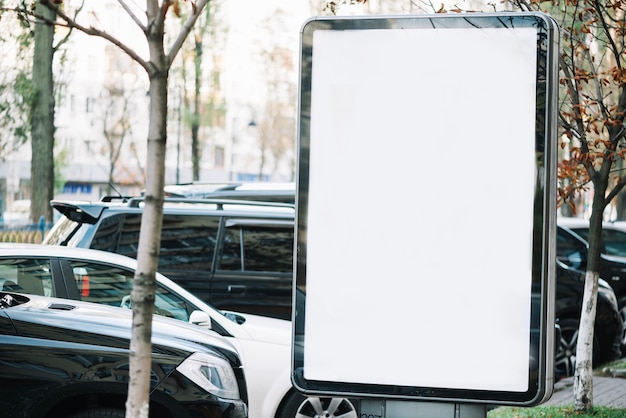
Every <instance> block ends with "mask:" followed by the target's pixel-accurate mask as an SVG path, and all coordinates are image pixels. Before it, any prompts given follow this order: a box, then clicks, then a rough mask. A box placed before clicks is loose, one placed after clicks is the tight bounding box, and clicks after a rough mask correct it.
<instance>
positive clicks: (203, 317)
mask: <svg viewBox="0 0 626 418" xmlns="http://www.w3.org/2000/svg"><path fill="white" fill-rule="evenodd" d="M189 322H190V323H192V324H194V325H198V326H201V327H203V328H207V329H211V317H210V316H209V314H208V313H206V312H204V311H193V312H192V313H191V315H189Z"/></svg>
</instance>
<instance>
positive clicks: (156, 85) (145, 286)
mask: <svg viewBox="0 0 626 418" xmlns="http://www.w3.org/2000/svg"><path fill="white" fill-rule="evenodd" d="M152 42H156V41H154V40H153V41H152ZM152 42H151V44H150V45H151V51H152V53H153V55H152V58H153V62H156V63H158V66H159V67H160V69H159V70H156V71H154V72H152V73H151V74H150V119H149V120H150V125H149V129H148V155H147V161H148V164H147V165H146V167H147V169H148V172H147V176H146V177H147V181H146V191H145V205H144V209H143V216H142V220H141V230H140V235H139V248H138V250H137V271H136V273H135V277H134V282H133V290H132V293H131V299H132V303H133V333H132V339H131V344H130V382H129V387H128V399H127V401H126V417H127V418H136V417H140V418H147V417H148V411H149V400H150V397H149V393H150V364H151V351H152V344H151V335H152V314H153V313H154V294H155V288H156V278H155V272H156V270H157V266H158V259H159V248H160V243H161V227H162V220H163V187H164V182H165V149H166V139H167V137H166V127H167V126H166V123H167V122H166V115H167V68H168V67H167V65H166V64H165V61H166V58H165V55H164V54H163V53H162V52H161V53H160V56H158V57H155V54H158V52H156V51H159V50H160V51H163V47H162V43H161V45H160V46H155V45H153V43H152ZM161 42H162V40H161ZM159 58H160V59H159Z"/></svg>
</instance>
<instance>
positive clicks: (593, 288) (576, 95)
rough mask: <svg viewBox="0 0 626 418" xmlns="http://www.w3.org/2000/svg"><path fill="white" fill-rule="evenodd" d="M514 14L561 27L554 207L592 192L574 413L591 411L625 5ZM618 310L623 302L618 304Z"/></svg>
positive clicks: (619, 173)
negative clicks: (542, 15) (542, 17)
mask: <svg viewBox="0 0 626 418" xmlns="http://www.w3.org/2000/svg"><path fill="white" fill-rule="evenodd" d="M510 4H512V5H513V7H514V8H516V9H519V10H523V11H530V10H541V11H543V12H547V13H550V14H551V15H552V16H554V17H555V19H556V20H557V21H558V22H559V25H560V27H561V45H560V51H559V63H560V85H561V92H560V99H559V110H558V112H559V114H558V118H559V130H560V134H561V137H562V138H563V142H562V146H563V149H564V151H567V152H565V155H564V156H563V159H562V160H561V161H560V162H559V165H558V179H559V182H560V184H559V196H558V198H559V202H560V203H561V204H562V205H568V206H570V207H571V209H572V210H574V211H575V205H574V200H573V199H574V198H575V197H577V196H579V195H580V193H581V192H582V191H583V190H586V189H587V188H588V187H590V186H592V187H593V200H592V212H591V218H590V224H589V239H588V244H589V250H588V260H587V267H586V269H587V271H586V278H585V294H584V298H583V310H582V312H581V319H580V328H579V334H578V335H579V336H578V344H577V351H576V372H575V377H574V406H575V409H576V410H579V411H582V410H590V409H592V408H593V373H592V359H593V335H594V329H593V328H594V319H595V314H596V304H597V292H598V278H599V270H600V252H601V248H602V242H601V233H602V220H603V217H604V213H605V209H606V208H607V206H608V205H609V204H610V203H611V201H612V200H613V199H614V198H615V197H616V196H618V194H619V193H620V192H621V191H622V189H623V188H624V186H625V185H626V175H625V172H624V171H623V169H622V166H623V161H624V157H625V156H626V121H625V118H624V116H625V115H626V68H624V65H626V36H625V35H626V6H625V5H624V3H621V2H614V1H612V0H609V1H607V2H598V1H596V0H570V1H567V2H557V1H526V0H513V1H512V2H511V3H510ZM619 305H620V308H621V309H624V308H625V306H626V300H624V299H622V300H620V301H619Z"/></svg>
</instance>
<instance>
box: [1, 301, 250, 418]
mask: <svg viewBox="0 0 626 418" xmlns="http://www.w3.org/2000/svg"><path fill="white" fill-rule="evenodd" d="M131 321H132V311H130V310H126V309H119V308H112V307H109V306H104V305H100V304H94V303H88V302H77V301H69V300H65V299H55V298H49V297H43V296H34V295H24V294H19V293H10V292H0V411H2V416H3V417H5V418H31V417H38V418H61V417H63V418H66V417H67V418H95V417H109V418H123V417H124V409H125V402H126V397H127V393H128V382H129V374H128V373H129V365H128V357H129V344H130V336H131ZM246 401H247V389H246V384H245V379H244V373H243V369H242V366H241V362H240V359H239V356H238V354H237V353H236V351H234V348H233V347H232V345H230V343H229V342H228V341H226V340H225V339H224V338H222V337H219V336H217V335H216V334H213V333H211V332H209V331H205V330H202V329H200V328H199V327H195V326H193V325H189V324H184V323H181V322H180V321H175V320H172V319H168V318H163V317H157V316H155V317H154V320H153V329H152V368H151V378H150V417H153V418H194V417H198V418H200V417H209V416H210V417H216V418H218V417H220V418H245V417H247V406H246Z"/></svg>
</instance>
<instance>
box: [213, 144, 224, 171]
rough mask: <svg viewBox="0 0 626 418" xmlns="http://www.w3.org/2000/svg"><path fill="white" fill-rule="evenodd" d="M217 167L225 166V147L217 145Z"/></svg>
mask: <svg viewBox="0 0 626 418" xmlns="http://www.w3.org/2000/svg"><path fill="white" fill-rule="evenodd" d="M215 167H220V168H223V167H224V147H221V146H217V147H215Z"/></svg>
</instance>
